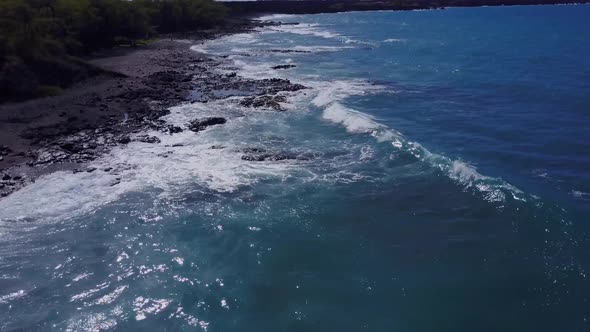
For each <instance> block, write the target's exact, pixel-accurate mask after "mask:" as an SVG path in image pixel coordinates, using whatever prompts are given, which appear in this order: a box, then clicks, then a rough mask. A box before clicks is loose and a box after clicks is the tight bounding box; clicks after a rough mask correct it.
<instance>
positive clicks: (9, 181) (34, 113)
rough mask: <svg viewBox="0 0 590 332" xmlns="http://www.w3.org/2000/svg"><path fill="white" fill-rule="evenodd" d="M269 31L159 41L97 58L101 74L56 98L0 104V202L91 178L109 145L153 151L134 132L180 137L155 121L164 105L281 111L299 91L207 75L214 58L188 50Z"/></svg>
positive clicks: (248, 24) (244, 24) (246, 28)
mask: <svg viewBox="0 0 590 332" xmlns="http://www.w3.org/2000/svg"><path fill="white" fill-rule="evenodd" d="M269 24H275V23H273V22H260V21H256V20H252V19H249V20H239V21H237V22H232V23H231V24H229V25H227V26H224V27H221V28H216V29H211V30H206V31H197V32H195V33H190V34H182V35H181V34H173V35H168V36H162V38H161V39H160V40H158V41H156V42H154V43H151V44H149V45H145V46H140V47H137V48H133V49H124V48H117V49H113V50H107V51H103V52H100V53H97V54H95V55H94V56H93V57H91V58H89V59H87V61H88V62H89V63H91V64H92V65H95V66H97V67H98V68H100V69H102V70H104V73H103V74H101V75H98V76H95V77H92V78H90V79H87V80H84V81H82V82H79V83H78V84H76V85H74V86H73V87H71V88H69V89H66V90H65V93H64V94H62V95H60V96H55V97H47V98H41V99H33V100H29V101H24V102H20V103H12V104H4V105H0V142H2V144H0V198H1V197H6V196H8V195H10V194H11V193H12V192H14V191H16V190H18V189H20V188H22V187H24V186H26V185H27V184H29V183H32V182H34V181H35V180H36V179H37V178H38V177H40V176H42V175H45V174H49V173H53V172H56V171H72V172H94V171H96V170H95V169H92V168H88V167H87V163H89V162H91V161H93V160H95V159H97V158H99V157H100V156H103V155H105V154H107V153H108V152H109V151H110V150H111V149H112V148H113V147H115V146H119V145H125V144H128V143H129V142H131V141H133V140H135V141H141V142H146V143H153V144H159V140H158V139H157V137H150V136H148V135H142V134H141V133H142V132H143V131H147V130H149V129H152V130H153V129H155V130H158V131H161V132H165V133H168V134H170V135H173V134H174V133H176V132H180V131H182V130H183V129H182V128H180V127H173V126H169V125H167V124H166V123H165V122H164V121H162V120H159V118H160V117H162V116H164V115H166V114H168V113H169V110H168V109H169V108H170V107H172V106H176V105H180V104H182V103H194V102H201V103H207V102H208V101H210V100H215V99H222V98H226V97H228V96H229V95H227V94H224V93H216V91H239V90H249V91H256V92H255V93H250V95H251V97H249V98H246V99H245V101H244V102H243V105H244V106H248V107H268V108H269V109H271V110H275V111H281V110H282V108H281V106H280V102H281V101H282V99H281V98H276V94H277V93H279V92H281V91H296V90H300V89H304V88H305V87H303V86H301V85H298V84H292V83H291V82H289V81H288V80H283V79H270V80H268V79H267V80H251V79H246V78H242V77H239V76H237V75H236V74H235V73H230V74H225V75H222V74H219V73H216V72H215V68H216V67H217V66H220V65H221V64H222V62H221V61H220V60H222V59H216V58H215V57H211V56H208V55H205V54H202V53H199V52H197V51H194V50H191V46H193V45H195V44H197V43H199V42H204V41H206V40H211V39H215V38H220V37H223V36H226V35H229V34H237V33H246V32H251V31H253V29H254V28H256V27H261V26H265V25H269ZM211 116H212V117H215V114H211ZM212 119H213V118H212ZM209 120H210V119H195V123H196V124H195V123H191V125H189V128H190V129H189V130H192V131H195V132H198V131H199V130H202V129H203V128H204V127H206V126H208V125H210V124H214V123H209V122H207V121H209ZM185 130H186V129H185ZM103 171H110V170H108V169H107V170H103Z"/></svg>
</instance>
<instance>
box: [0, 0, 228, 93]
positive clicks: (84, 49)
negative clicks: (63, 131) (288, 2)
mask: <svg viewBox="0 0 590 332" xmlns="http://www.w3.org/2000/svg"><path fill="white" fill-rule="evenodd" d="M225 13H226V9H225V7H224V6H223V5H221V4H219V3H216V2H213V1H211V0H134V1H128V0H0V93H1V95H0V102H1V101H6V100H19V99H24V98H30V97H34V96H38V95H43V94H47V93H51V92H53V91H56V90H58V88H60V87H66V86H68V85H70V84H71V83H73V82H75V81H77V80H79V79H80V78H81V77H80V76H81V75H82V76H84V75H88V74H89V72H88V70H89V69H88V66H87V65H85V64H84V63H83V62H82V61H80V60H78V59H77V58H75V57H76V56H79V55H81V54H86V53H89V52H92V51H94V50H97V49H101V48H105V47H112V46H115V45H120V44H132V45H134V44H135V43H136V41H137V40H141V39H147V38H151V37H153V36H154V35H155V34H156V33H171V32H179V31H187V30H195V29H199V28H206V27H210V26H212V25H214V24H216V23H218V22H219V21H221V20H222V19H223V17H224V15H225Z"/></svg>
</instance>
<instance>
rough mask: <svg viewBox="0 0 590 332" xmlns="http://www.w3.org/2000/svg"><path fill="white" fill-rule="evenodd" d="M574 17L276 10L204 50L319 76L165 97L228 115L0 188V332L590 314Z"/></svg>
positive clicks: (453, 322)
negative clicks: (269, 93) (261, 103)
mask: <svg viewBox="0 0 590 332" xmlns="http://www.w3.org/2000/svg"><path fill="white" fill-rule="evenodd" d="M588 17H590V6H588V5H574V6H531V7H521V6H517V7H493V8H492V7H482V8H453V9H446V10H430V11H408V12H356V13H338V14H318V15H274V16H270V17H262V18H260V19H261V20H275V21H281V22H285V23H289V24H284V25H280V26H268V27H263V28H259V29H258V30H257V31H256V32H253V33H243V34H235V35H230V36H226V37H222V38H220V39H216V40H212V41H208V42H205V43H202V44H198V45H194V46H193V47H192V48H193V49H194V50H195V51H200V52H205V53H207V54H209V55H211V56H213V57H218V59H220V60H222V61H223V65H222V66H221V67H219V68H218V70H219V71H220V72H222V73H228V74H229V73H233V72H236V73H237V74H238V75H241V76H244V77H250V78H274V77H281V78H287V79H290V80H291V81H293V82H296V83H300V84H303V85H305V86H307V87H309V89H305V90H301V91H298V92H293V93H288V94H286V97H287V99H286V102H285V103H284V104H283V105H284V107H285V108H286V109H287V110H286V111H285V112H276V111H268V110H255V109H251V108H246V107H242V106H239V105H238V103H237V102H236V101H237V100H240V99H241V98H244V97H243V96H240V92H239V91H238V92H235V91H234V92H226V93H227V95H228V96H229V97H228V98H225V99H221V100H217V101H211V102H208V103H188V104H184V105H180V106H177V107H173V108H172V109H171V113H170V114H169V115H167V116H165V117H164V120H165V121H167V122H168V123H170V124H174V125H179V126H183V127H186V124H187V123H188V122H189V121H190V120H192V119H195V118H200V117H206V116H223V117H226V118H227V119H228V122H227V123H226V124H225V125H220V126H213V127H210V128H208V129H206V130H204V131H202V132H200V133H198V134H195V133H193V132H191V131H184V132H183V133H179V134H176V135H172V136H171V135H167V134H163V133H161V132H157V131H154V132H151V133H149V134H150V135H156V136H158V137H159V138H160V140H161V141H162V142H161V143H160V144H148V143H141V142H132V143H130V144H129V145H128V146H125V147H118V148H115V149H114V150H113V151H112V152H111V153H110V154H109V155H108V156H105V157H103V158H100V159H98V160H96V161H95V162H93V164H92V166H94V167H97V168H98V169H102V168H106V167H112V168H113V169H114V170H113V171H112V172H93V173H87V172H82V173H76V174H72V173H71V172H57V173H53V174H50V175H47V176H44V177H42V178H40V179H38V180H37V181H36V182H35V183H33V184H31V185H29V186H27V187H25V188H24V189H22V190H20V191H18V192H16V193H14V194H12V195H11V196H9V197H7V198H3V199H2V200H0V330H2V331H17V330H42V331H46V330H56V331H106V330H109V331H135V330H137V331H195V330H197V331H198V330H202V331H211V332H214V331H359V330H367V331H412V332H414V331H556V330H562V331H588V330H590V322H589V321H588V320H589V319H590V303H589V298H590V280H588V273H590V270H589V269H590V256H589V255H590V254H589V253H590V239H589V237H588V235H589V230H590V227H589V226H588V225H587V224H586V222H588V220H590V219H589V217H590V130H589V128H590V93H588V92H589V88H590V43H588V38H589V37H590V21H589V20H588ZM277 65H292V66H295V67H292V68H288V69H273V68H272V67H275V66H277ZM211 147H214V148H211ZM254 149H257V150H254ZM246 150H249V151H253V150H254V151H263V150H264V151H270V152H273V153H282V154H285V155H291V156H296V158H294V159H287V160H266V161H252V160H244V159H242V158H241V156H242V153H240V151H246Z"/></svg>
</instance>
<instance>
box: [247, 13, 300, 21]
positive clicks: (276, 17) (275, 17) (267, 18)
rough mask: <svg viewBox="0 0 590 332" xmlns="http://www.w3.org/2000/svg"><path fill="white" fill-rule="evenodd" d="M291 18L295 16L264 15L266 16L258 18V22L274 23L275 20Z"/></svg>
mask: <svg viewBox="0 0 590 332" xmlns="http://www.w3.org/2000/svg"><path fill="white" fill-rule="evenodd" d="M289 17H293V15H292V14H271V15H264V16H260V17H257V18H256V20H258V21H274V20H280V19H283V18H289Z"/></svg>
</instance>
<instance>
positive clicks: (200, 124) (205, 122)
mask: <svg viewBox="0 0 590 332" xmlns="http://www.w3.org/2000/svg"><path fill="white" fill-rule="evenodd" d="M226 122H227V120H226V119H225V118H222V117H209V118H203V119H197V120H193V121H191V122H190V123H189V126H188V128H189V129H190V130H192V131H194V132H199V131H201V130H204V129H206V128H207V127H209V126H215V125H220V124H224V123H226Z"/></svg>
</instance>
